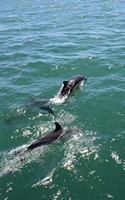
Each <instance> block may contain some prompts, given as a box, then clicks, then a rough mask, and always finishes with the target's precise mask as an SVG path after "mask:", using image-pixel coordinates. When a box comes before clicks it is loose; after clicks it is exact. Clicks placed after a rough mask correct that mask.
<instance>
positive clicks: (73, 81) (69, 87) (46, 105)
mask: <svg viewBox="0 0 125 200" xmlns="http://www.w3.org/2000/svg"><path fill="white" fill-rule="evenodd" d="M86 80H87V78H85V77H84V76H81V75H78V76H74V77H72V78H70V79H69V80H67V81H64V82H63V86H62V88H61V89H60V91H59V92H58V93H57V95H56V96H55V97H54V98H48V97H42V98H34V97H32V98H31V99H32V101H30V102H29V103H27V104H26V105H25V106H23V108H22V109H18V110H17V112H16V113H15V115H13V116H12V117H10V118H9V119H6V120H4V121H5V122H6V123H8V124H11V123H12V121H13V120H14V119H15V118H17V117H20V116H22V115H24V114H25V113H26V112H27V110H29V109H31V108H33V107H39V108H40V109H43V110H46V111H48V112H49V113H51V114H52V115H54V111H53V109H52V108H51V105H52V104H56V103H58V102H59V103H60V102H61V103H62V102H63V101H64V100H65V99H66V98H67V97H68V96H69V95H70V94H71V93H72V92H73V91H74V90H75V89H76V88H78V87H79V86H80V84H81V83H82V82H85V81H86ZM62 99H63V101H62Z"/></svg>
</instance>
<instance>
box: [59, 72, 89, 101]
mask: <svg viewBox="0 0 125 200" xmlns="http://www.w3.org/2000/svg"><path fill="white" fill-rule="evenodd" d="M86 80H87V78H85V77H84V76H81V75H78V76H74V77H72V78H70V79H69V80H68V81H64V82H63V86H62V88H61V90H60V91H59V93H58V94H57V96H58V97H59V98H65V97H68V96H69V95H70V94H71V93H72V92H73V91H74V90H75V89H76V88H78V87H79V86H80V84H81V83H82V82H84V81H86Z"/></svg>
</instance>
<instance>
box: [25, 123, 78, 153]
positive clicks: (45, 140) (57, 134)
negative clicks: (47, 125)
mask: <svg viewBox="0 0 125 200" xmlns="http://www.w3.org/2000/svg"><path fill="white" fill-rule="evenodd" d="M55 126H56V127H55V129H54V131H52V132H50V133H48V134H46V135H44V136H42V137H41V138H39V139H38V140H36V141H35V142H33V143H32V144H31V145H30V146H28V148H27V150H26V151H30V150H32V149H35V148H37V147H39V146H43V145H48V144H51V143H53V142H55V141H58V140H60V139H61V138H62V137H64V136H65V135H67V134H68V133H71V132H74V131H78V130H79V128H78V127H76V126H74V127H72V126H70V127H68V126H66V127H64V128H62V127H61V125H60V124H59V123H58V122H55Z"/></svg>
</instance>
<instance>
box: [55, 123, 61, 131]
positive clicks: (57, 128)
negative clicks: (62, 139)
mask: <svg viewBox="0 0 125 200" xmlns="http://www.w3.org/2000/svg"><path fill="white" fill-rule="evenodd" d="M55 125H56V128H55V130H54V131H59V130H63V129H62V127H61V126H60V124H58V122H55Z"/></svg>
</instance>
